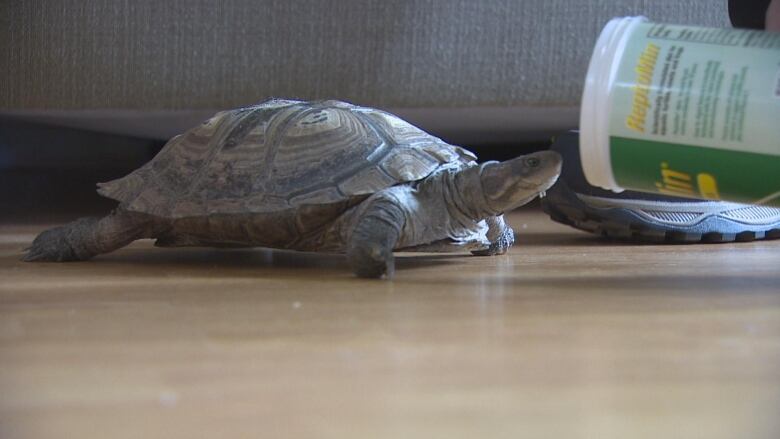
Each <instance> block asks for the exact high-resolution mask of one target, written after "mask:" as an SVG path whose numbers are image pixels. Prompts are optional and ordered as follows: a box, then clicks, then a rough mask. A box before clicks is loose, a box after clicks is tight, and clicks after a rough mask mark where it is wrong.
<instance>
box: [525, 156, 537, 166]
mask: <svg viewBox="0 0 780 439" xmlns="http://www.w3.org/2000/svg"><path fill="white" fill-rule="evenodd" d="M525 164H526V165H528V167H529V168H535V167H537V166H539V159H538V158H536V157H528V158H527V159H525Z"/></svg>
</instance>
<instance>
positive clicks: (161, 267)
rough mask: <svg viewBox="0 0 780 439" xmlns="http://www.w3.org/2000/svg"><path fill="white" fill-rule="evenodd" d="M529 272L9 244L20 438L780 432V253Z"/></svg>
mask: <svg viewBox="0 0 780 439" xmlns="http://www.w3.org/2000/svg"><path fill="white" fill-rule="evenodd" d="M510 222H511V223H512V224H513V225H514V227H515V230H516V231H517V233H518V238H519V239H518V240H519V245H518V246H516V247H515V248H514V249H513V250H512V251H511V253H510V254H509V255H506V256H503V257H493V258H477V257H468V256H441V255H437V256H402V257H400V260H399V261H398V270H397V273H396V277H395V279H394V280H392V281H367V280H358V279H356V278H353V277H352V275H351V274H350V272H349V270H348V268H347V266H346V265H345V262H344V260H343V259H342V258H341V257H338V256H327V255H325V256H323V255H311V254H295V253H287V252H275V251H270V250H253V251H250V250H212V249H174V250H171V249H157V248H153V247H152V245H151V242H149V241H142V242H139V243H136V244H134V245H132V246H131V247H129V248H126V249H123V250H121V251H118V252H116V253H114V254H111V255H106V256H103V257H99V258H97V259H95V260H93V261H90V262H83V263H69V264H51V263H49V264H46V263H38V264H31V263H23V262H19V260H18V258H19V255H20V250H21V249H22V248H23V247H24V246H25V245H26V244H27V243H28V242H29V241H30V240H31V239H32V237H33V236H34V233H36V232H38V231H40V230H41V229H42V228H43V226H42V225H25V224H5V225H3V226H1V227H2V231H1V232H0V437H1V438H3V439H8V438H79V439H87V438H101V439H105V438H275V437H280V438H307V437H316V438H393V439H396V438H447V439H451V438H490V439H496V438H513V439H514V438H523V437H533V438H621V439H624V438H652V439H662V438H707V439H712V438H740V439H744V438H773V439H776V438H778V437H780V272H779V271H778V267H780V241H775V242H754V243H742V244H728V245H686V246H655V245H644V246H636V245H626V244H619V243H611V242H606V241H601V240H599V239H597V238H595V237H591V236H590V235H587V234H584V233H581V232H578V231H575V230H573V229H569V228H566V227H564V226H560V225H556V224H554V223H552V222H550V221H549V220H548V219H547V217H546V216H544V215H543V214H542V213H541V212H539V211H536V210H530V211H528V210H527V211H522V212H518V213H515V214H513V215H512V217H511V219H510Z"/></svg>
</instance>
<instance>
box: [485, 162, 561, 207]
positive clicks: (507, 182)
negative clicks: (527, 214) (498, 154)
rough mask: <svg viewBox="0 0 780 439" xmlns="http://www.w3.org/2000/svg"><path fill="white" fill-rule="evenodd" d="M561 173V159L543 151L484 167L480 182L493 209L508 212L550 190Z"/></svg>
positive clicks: (491, 163) (489, 205) (486, 164)
mask: <svg viewBox="0 0 780 439" xmlns="http://www.w3.org/2000/svg"><path fill="white" fill-rule="evenodd" d="M560 173H561V156H560V155H559V154H558V153H557V152H554V151H540V152H535V153H533V154H528V155H524V156H520V157H517V158H514V159H512V160H507V161H505V162H487V163H485V164H483V165H482V166H481V172H480V181H481V183H482V191H483V193H484V195H485V201H486V202H487V204H488V207H489V208H490V210H492V211H494V212H497V213H498V212H505V211H508V210H512V209H514V208H516V207H520V206H522V205H524V204H526V203H528V202H529V201H531V200H533V199H534V198H536V196H537V195H539V193H540V192H544V191H546V190H547V189H549V188H550V186H552V185H553V183H555V181H556V180H557V179H558V175H559V174H560Z"/></svg>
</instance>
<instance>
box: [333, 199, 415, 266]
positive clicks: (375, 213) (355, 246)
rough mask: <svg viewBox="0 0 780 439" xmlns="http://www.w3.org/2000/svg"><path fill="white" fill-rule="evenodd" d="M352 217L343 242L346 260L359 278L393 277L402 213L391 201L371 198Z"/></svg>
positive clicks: (401, 226) (401, 225)
mask: <svg viewBox="0 0 780 439" xmlns="http://www.w3.org/2000/svg"><path fill="white" fill-rule="evenodd" d="M368 202H369V203H370V204H369V205H368V207H367V208H366V209H364V210H362V214H360V215H359V216H358V217H357V218H356V222H355V226H354V228H353V229H352V233H351V234H350V238H349V241H348V243H347V261H348V262H349V265H350V266H351V267H352V271H354V272H355V274H356V275H357V276H359V277H367V278H380V277H382V276H386V277H388V278H390V277H392V276H393V273H394V271H395V262H394V258H393V248H395V245H396V243H397V242H398V238H399V236H400V234H401V229H402V228H403V225H404V221H405V220H404V214H403V211H402V210H401V208H400V207H399V206H398V205H397V204H396V203H395V202H393V201H392V200H387V199H382V198H379V199H375V200H370V201H368Z"/></svg>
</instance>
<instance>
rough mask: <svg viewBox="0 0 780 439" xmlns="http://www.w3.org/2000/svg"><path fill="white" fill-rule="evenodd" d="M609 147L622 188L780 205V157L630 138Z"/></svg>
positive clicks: (617, 179)
mask: <svg viewBox="0 0 780 439" xmlns="http://www.w3.org/2000/svg"><path fill="white" fill-rule="evenodd" d="M610 151H611V160H612V170H613V173H614V175H615V180H616V181H617V183H618V184H619V185H620V186H621V187H625V188H631V189H635V190H640V191H645V192H658V193H662V194H666V195H677V196H683V197H692V198H706V199H711V200H721V199H724V200H731V201H738V202H743V203H759V204H767V205H773V206H779V207H780V156H776V155H767V154H758V153H752V152H740V151H730V150H722V149H714V148H706V147H700V146H693V145H684V144H677V143H668V142H655V141H651V140H642V139H631V138H626V137H612V138H610Z"/></svg>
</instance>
